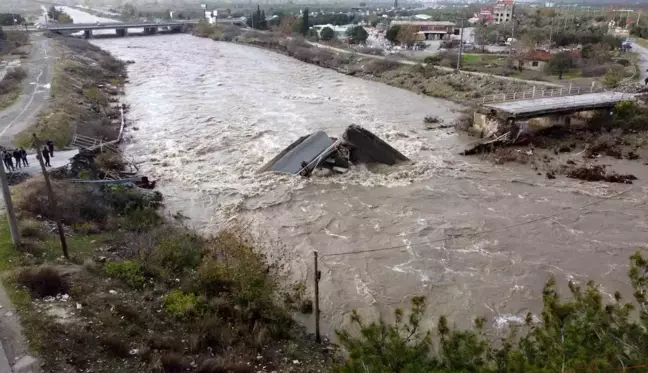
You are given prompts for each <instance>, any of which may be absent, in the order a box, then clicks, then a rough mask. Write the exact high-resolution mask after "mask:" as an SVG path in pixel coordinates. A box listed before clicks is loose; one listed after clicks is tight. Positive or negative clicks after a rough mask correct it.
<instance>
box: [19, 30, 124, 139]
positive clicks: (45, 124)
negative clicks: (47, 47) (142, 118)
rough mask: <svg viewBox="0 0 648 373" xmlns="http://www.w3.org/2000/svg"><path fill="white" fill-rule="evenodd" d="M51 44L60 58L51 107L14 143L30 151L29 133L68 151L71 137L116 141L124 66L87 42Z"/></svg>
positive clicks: (50, 101) (71, 39)
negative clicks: (119, 94) (54, 45)
mask: <svg viewBox="0 0 648 373" xmlns="http://www.w3.org/2000/svg"><path fill="white" fill-rule="evenodd" d="M54 43H56V46H57V47H56V48H57V49H58V50H57V53H58V55H59V56H61V58H60V59H59V60H58V62H57V63H56V65H55V67H54V72H53V76H52V83H51V88H50V100H49V105H48V107H47V108H46V109H45V110H43V111H41V112H39V113H38V116H37V118H36V122H35V123H33V124H32V127H30V128H27V129H25V130H23V131H22V132H20V133H19V134H17V136H16V139H15V141H14V142H15V143H16V145H18V146H23V147H25V148H28V147H30V146H31V142H32V141H31V135H32V133H36V134H37V135H38V136H39V138H41V139H51V140H52V141H54V143H55V144H56V146H57V147H65V146H68V145H69V144H70V142H71V141H72V138H73V136H74V134H75V133H79V134H82V135H85V136H90V137H93V138H97V139H101V140H113V139H115V138H116V137H117V134H118V133H119V128H120V125H121V118H120V111H119V106H120V105H119V99H118V98H117V97H115V95H116V94H118V93H119V90H120V88H121V86H122V85H123V83H124V81H125V77H126V69H125V64H124V63H123V62H122V61H119V60H117V59H115V58H113V57H112V56H111V55H110V54H108V53H106V52H105V51H102V50H101V49H99V48H98V47H96V46H93V45H91V44H90V43H88V42H87V41H85V40H78V39H73V38H59V39H56V40H55V41H54Z"/></svg>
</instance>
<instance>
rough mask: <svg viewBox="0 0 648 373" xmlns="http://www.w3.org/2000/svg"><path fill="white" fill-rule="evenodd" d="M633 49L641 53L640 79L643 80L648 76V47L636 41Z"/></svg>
mask: <svg viewBox="0 0 648 373" xmlns="http://www.w3.org/2000/svg"><path fill="white" fill-rule="evenodd" d="M632 49H634V50H635V51H636V52H637V53H639V58H640V60H639V72H640V74H641V75H640V81H641V82H643V81H644V80H645V79H646V78H648V71H646V70H648V48H645V47H642V46H641V45H639V44H637V43H634V44H633V45H632Z"/></svg>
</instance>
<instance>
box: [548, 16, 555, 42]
mask: <svg viewBox="0 0 648 373" xmlns="http://www.w3.org/2000/svg"><path fill="white" fill-rule="evenodd" d="M554 18H555V17H551V26H549V50H551V41H552V37H553V25H554Z"/></svg>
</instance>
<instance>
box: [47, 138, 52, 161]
mask: <svg viewBox="0 0 648 373" xmlns="http://www.w3.org/2000/svg"><path fill="white" fill-rule="evenodd" d="M46 144H47V149H49V155H50V157H54V143H53V142H52V140H47V143H46Z"/></svg>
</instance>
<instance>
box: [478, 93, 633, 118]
mask: <svg viewBox="0 0 648 373" xmlns="http://www.w3.org/2000/svg"><path fill="white" fill-rule="evenodd" d="M633 97H634V95H633V94H629V93H622V92H598V93H588V94H584V95H578V96H561V97H544V98H534V99H530V100H518V101H508V102H500V103H495V104H486V105H482V107H484V108H486V109H490V110H495V111H496V112H497V113H498V114H499V116H505V117H507V118H516V119H523V118H532V117H539V116H543V115H551V114H563V113H572V112H577V111H584V110H594V109H605V108H612V107H614V106H615V105H616V104H617V103H618V102H619V101H622V100H628V99H631V98H633Z"/></svg>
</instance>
